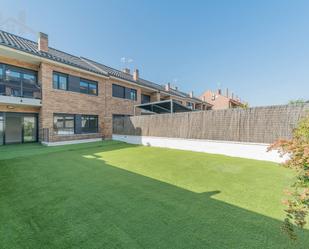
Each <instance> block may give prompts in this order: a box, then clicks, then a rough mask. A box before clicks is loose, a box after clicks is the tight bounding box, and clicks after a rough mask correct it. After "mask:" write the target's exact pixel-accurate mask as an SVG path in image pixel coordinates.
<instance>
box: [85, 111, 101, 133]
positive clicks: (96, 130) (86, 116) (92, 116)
mask: <svg viewBox="0 0 309 249" xmlns="http://www.w3.org/2000/svg"><path fill="white" fill-rule="evenodd" d="M90 118H94V119H95V120H96V127H95V130H90V128H91V127H90ZM84 120H87V121H88V122H86V124H88V125H87V127H85V126H83V121H84ZM98 132H99V116H98V115H84V114H82V115H81V133H82V134H89V133H98Z"/></svg>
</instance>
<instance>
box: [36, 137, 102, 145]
mask: <svg viewBox="0 0 309 249" xmlns="http://www.w3.org/2000/svg"><path fill="white" fill-rule="evenodd" d="M99 141H102V138H89V139H80V140H69V141H60V142H41V143H42V144H43V145H46V146H59V145H68V144H83V143H92V142H99Z"/></svg>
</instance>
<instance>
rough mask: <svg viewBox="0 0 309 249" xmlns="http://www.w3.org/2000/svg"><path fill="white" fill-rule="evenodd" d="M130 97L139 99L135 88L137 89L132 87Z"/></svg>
mask: <svg viewBox="0 0 309 249" xmlns="http://www.w3.org/2000/svg"><path fill="white" fill-rule="evenodd" d="M129 98H130V99H131V100H135V101H136V100H137V91H136V90H135V89H130V96H129Z"/></svg>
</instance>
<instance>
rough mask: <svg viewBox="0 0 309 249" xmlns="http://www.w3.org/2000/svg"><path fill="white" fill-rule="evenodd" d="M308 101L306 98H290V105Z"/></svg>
mask: <svg viewBox="0 0 309 249" xmlns="http://www.w3.org/2000/svg"><path fill="white" fill-rule="evenodd" d="M305 103H306V101H305V100H304V99H295V100H290V101H289V103H288V104H289V105H303V104H305Z"/></svg>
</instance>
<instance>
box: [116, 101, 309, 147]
mask: <svg viewBox="0 0 309 249" xmlns="http://www.w3.org/2000/svg"><path fill="white" fill-rule="evenodd" d="M307 113H308V114H309V104H305V105H297V106H295V105H282V106H269V107H256V108H248V109H228V110H214V111H199V112H186V113H175V114H163V115H147V116H146V115H145V116H134V117H117V118H115V119H114V121H113V133H114V134H121V135H138V136H155V137H172V138H187V139H208V140H224V141H239V142H253V143H272V142H274V141H275V140H277V139H281V138H282V139H285V138H290V137H291V135H292V131H293V129H294V128H295V127H296V125H297V123H298V121H299V120H300V119H301V118H302V117H303V116H305V115H307Z"/></svg>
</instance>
